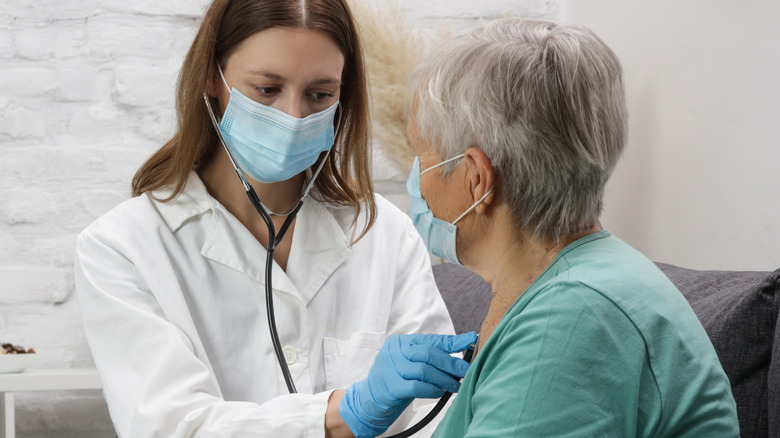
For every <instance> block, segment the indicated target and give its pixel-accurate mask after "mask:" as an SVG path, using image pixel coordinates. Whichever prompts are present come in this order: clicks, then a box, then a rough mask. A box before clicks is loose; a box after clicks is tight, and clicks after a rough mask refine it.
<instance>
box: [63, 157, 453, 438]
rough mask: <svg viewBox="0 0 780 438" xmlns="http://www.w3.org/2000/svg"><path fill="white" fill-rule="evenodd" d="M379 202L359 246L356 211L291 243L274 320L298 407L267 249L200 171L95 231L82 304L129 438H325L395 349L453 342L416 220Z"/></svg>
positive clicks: (335, 216) (306, 217) (310, 219)
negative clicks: (426, 341) (329, 415)
mask: <svg viewBox="0 0 780 438" xmlns="http://www.w3.org/2000/svg"><path fill="white" fill-rule="evenodd" d="M156 195H157V196H165V194H163V193H157V194H156ZM376 202H377V208H378V216H377V220H376V223H375V224H374V226H373V227H372V228H371V230H370V231H369V232H368V234H367V235H366V236H364V237H363V238H362V239H361V240H360V241H358V242H357V243H355V244H354V245H352V246H350V241H351V240H352V238H353V237H354V236H356V235H355V233H356V232H357V231H358V230H361V229H362V226H361V225H362V223H363V221H364V217H362V214H361V218H360V220H359V221H358V224H357V225H355V226H353V225H352V220H353V211H354V210H352V209H351V208H347V207H334V206H332V205H328V204H325V203H322V202H317V201H315V200H313V199H312V198H309V199H307V200H306V201H305V202H304V206H303V208H302V209H301V211H300V213H299V214H298V217H297V219H296V225H295V229H294V234H292V235H291V236H290V235H288V236H286V237H285V238H286V239H289V238H292V239H293V240H292V248H291V251H290V256H289V260H288V264H287V271H286V272H284V271H282V270H281V269H280V267H279V266H278V265H276V264H274V268H273V287H274V307H275V311H276V321H277V325H278V327H279V337H280V340H281V343H282V346H283V347H284V353H285V358H286V360H287V362H288V364H289V367H290V372H291V374H292V376H293V379H294V380H295V384H296V386H297V389H298V391H299V394H293V395H290V394H287V388H286V386H285V383H284V379H283V377H282V374H281V372H280V371H279V365H278V364H277V362H276V356H275V355H274V351H273V347H272V345H271V341H270V337H269V333H268V323H267V319H266V313H265V307H266V306H265V293H264V266H265V258H266V251H265V248H263V247H262V245H260V243H259V242H258V241H257V240H256V239H255V238H254V237H253V236H252V235H251V234H250V233H249V231H248V230H247V229H246V228H245V227H244V226H243V225H241V223H240V222H239V221H238V220H237V219H236V218H235V217H234V216H233V215H232V214H230V213H229V212H228V211H227V210H226V209H225V208H224V207H223V206H222V205H220V204H219V203H218V202H217V201H216V200H215V199H214V198H212V197H211V196H210V195H209V193H208V192H207V190H206V188H205V186H204V185H203V183H202V182H201V180H200V179H199V177H198V176H197V174H196V173H195V172H192V173H191V175H190V178H189V181H188V183H187V186H186V189H185V191H184V192H183V193H182V194H181V195H180V196H179V197H178V198H176V199H175V200H173V201H171V202H168V203H160V202H157V201H154V200H153V199H152V198H151V197H149V196H147V195H142V196H139V197H137V198H133V199H131V200H128V201H126V202H124V203H122V204H121V205H119V206H118V207H116V208H115V209H114V210H112V211H111V212H109V213H107V214H106V215H104V216H102V217H101V218H99V219H98V220H97V221H95V222H94V223H93V224H91V225H90V226H89V227H88V228H87V229H86V230H84V231H83V232H82V233H81V235H80V236H79V238H78V243H77V248H76V263H75V276H76V290H77V294H78V298H79V302H80V304H81V308H82V314H83V319H84V326H85V328H86V334H87V339H88V342H89V345H90V348H91V350H92V354H93V356H94V359H95V364H96V366H97V368H98V371H99V374H100V377H101V379H102V381H103V385H104V394H105V397H106V401H107V402H108V407H109V411H110V413H111V418H112V420H113V422H114V425H115V428H116V430H117V433H118V434H119V436H120V437H128V438H144V437H164V438H172V437H185V436H186V437H217V436H219V437H227V436H230V437H273V438H282V437H323V436H324V430H323V422H324V415H325V410H326V406H327V400H328V397H329V396H330V393H331V392H332V390H333V389H338V388H346V387H347V386H349V384H351V383H352V382H354V381H356V380H360V379H362V378H365V377H366V376H367V373H368V370H369V368H370V366H371V365H372V363H373V360H374V356H375V354H376V353H377V351H378V350H379V348H380V347H381V346H382V344H383V342H384V340H385V338H386V337H387V336H388V335H391V334H402V333H446V334H451V333H453V327H452V323H451V321H450V319H449V315H448V313H447V310H446V308H445V306H444V303H443V301H442V299H441V297H440V296H439V293H438V290H437V288H436V286H435V283H434V281H433V275H432V272H431V268H430V261H429V258H428V255H427V252H426V250H425V246H424V244H423V242H422V240H421V238H420V237H419V236H418V235H417V233H416V231H415V229H414V227H413V225H412V223H411V220H410V219H409V218H408V217H407V216H406V215H405V214H403V212H401V211H400V210H398V209H397V208H395V207H394V206H393V205H392V204H391V203H389V202H388V201H387V200H385V199H384V198H382V197H381V196H378V195H377V196H376ZM429 406H431V405H429ZM424 414H425V412H422V413H421V414H418V415H417V416H418V417H420V416H423V415H424ZM401 426H404V425H401Z"/></svg>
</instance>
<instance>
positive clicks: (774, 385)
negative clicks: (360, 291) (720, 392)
mask: <svg viewBox="0 0 780 438" xmlns="http://www.w3.org/2000/svg"><path fill="white" fill-rule="evenodd" d="M657 265H658V267H659V268H660V269H661V271H663V272H664V274H666V276H667V277H669V279H671V280H672V282H673V283H674V284H675V285H677V287H678V288H679V289H680V291H681V292H682V293H683V295H685V298H687V299H688V302H689V303H690V305H691V307H692V308H693V310H694V312H696V315H697V316H698V317H699V320H700V321H701V323H702V325H703V326H704V329H705V330H706V331H707V334H708V335H709V336H710V340H712V344H713V345H714V346H715V350H716V351H717V353H718V356H719V357H720V361H721V364H722V365H723V369H724V370H725V371H726V374H727V375H728V377H729V380H730V381H731V388H732V392H733V393H734V398H735V400H736V402H737V414H738V416H739V425H740V429H741V435H742V437H751V438H752V437H773V438H780V324H779V323H778V309H780V269H778V270H777V271H774V272H738V271H695V270H692V269H685V268H680V267H677V266H672V265H667V264H662V263H658V264H657ZM433 274H434V277H435V278H436V284H437V285H438V286H439V289H440V290H441V294H442V296H443V297H444V301H445V302H446V304H447V308H448V309H449V312H450V315H451V316H452V320H453V323H454V324H455V330H456V332H458V333H462V332H466V331H470V330H474V331H479V328H480V325H481V324H482V319H483V318H484V317H485V314H486V313H487V309H488V305H489V303H490V298H491V296H492V294H491V291H490V286H489V285H488V284H487V283H485V282H484V281H482V279H481V278H480V277H479V276H478V275H476V274H474V273H472V272H471V271H469V270H467V269H466V268H463V267H462V266H458V265H452V264H441V265H436V266H434V267H433Z"/></svg>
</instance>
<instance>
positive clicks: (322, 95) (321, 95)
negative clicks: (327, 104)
mask: <svg viewBox="0 0 780 438" xmlns="http://www.w3.org/2000/svg"><path fill="white" fill-rule="evenodd" d="M311 96H312V97H313V98H314V100H325V99H327V98H329V97H333V94H331V93H322V92H317V91H315V92H313V93H311Z"/></svg>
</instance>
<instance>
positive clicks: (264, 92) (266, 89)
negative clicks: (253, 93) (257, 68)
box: [255, 87, 279, 96]
mask: <svg viewBox="0 0 780 438" xmlns="http://www.w3.org/2000/svg"><path fill="white" fill-rule="evenodd" d="M255 90H257V91H258V92H260V94H262V95H264V96H271V95H273V94H274V93H276V92H278V91H279V89H278V88H277V87H255Z"/></svg>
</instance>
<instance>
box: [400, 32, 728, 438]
mask: <svg viewBox="0 0 780 438" xmlns="http://www.w3.org/2000/svg"><path fill="white" fill-rule="evenodd" d="M409 90H410V93H409V95H410V98H409V101H410V106H411V121H410V124H409V132H408V134H409V140H410V143H411V145H412V148H413V150H414V152H415V155H416V156H417V158H416V159H415V162H414V167H413V169H412V171H411V174H410V176H409V180H408V183H407V189H408V191H409V194H410V196H411V201H412V216H413V219H414V222H415V225H416V227H417V229H418V231H419V232H420V234H421V235H422V236H423V239H424V240H425V242H426V244H427V245H428V249H429V250H430V251H431V252H433V253H434V254H436V255H438V256H441V257H443V258H445V259H447V260H449V261H450V262H453V263H462V264H463V265H465V266H466V267H468V268H469V269H471V270H472V271H474V272H476V273H478V274H479V275H480V276H481V277H482V278H484V279H485V281H487V282H488V283H490V284H491V285H492V289H493V300H492V302H491V304H490V310H489V311H488V315H487V317H486V319H485V321H484V323H483V325H482V332H481V337H480V340H479V345H478V349H477V353H476V356H475V359H474V362H473V364H472V365H471V368H470V369H469V371H468V374H467V375H466V377H465V380H464V381H463V384H462V386H461V389H460V392H459V393H458V395H457V397H456V399H455V401H454V403H453V405H452V407H451V408H450V409H449V411H448V412H447V415H446V417H445V418H444V419H443V421H442V423H441V424H440V426H439V428H438V429H437V431H436V435H435V436H439V437H462V436H475V437H476V436H479V437H560V436H570V437H603V436H614V437H633V436H637V437H640V436H641V437H697V438H698V437H733V436H738V435H739V430H738V427H739V426H738V423H737V416H736V406H735V404H734V398H733V396H732V394H731V389H730V385H729V381H728V379H727V377H726V375H725V373H724V372H723V369H722V368H721V365H720V363H719V361H718V358H717V356H716V354H715V350H714V349H713V347H712V344H711V343H710V341H709V339H708V338H707V335H706V334H705V332H704V329H703V328H702V326H701V325H700V323H699V321H698V320H697V318H696V315H695V314H694V313H693V311H692V310H691V308H690V307H689V306H688V304H687V302H686V301H685V299H684V298H683V296H682V295H681V294H680V292H679V291H678V290H677V289H676V288H675V286H674V285H673V284H672V283H671V282H670V281H669V280H668V279H667V278H666V277H665V276H664V274H663V273H661V271H659V270H658V269H657V268H656V267H655V265H654V264H653V263H652V262H651V261H649V260H648V259H647V258H646V257H644V256H643V255H642V254H640V253H639V252H638V251H636V250H635V249H633V248H631V247H630V246H629V245H627V244H626V243H624V242H623V241H621V240H620V239H618V238H617V237H615V236H614V235H612V233H610V232H609V231H608V230H606V229H604V228H602V227H601V225H600V223H599V214H600V212H601V207H602V198H603V193H604V185H605V183H606V182H607V179H608V178H609V176H610V174H611V172H612V170H613V168H614V167H615V164H616V162H617V160H618V158H619V157H620V154H621V152H622V150H623V147H624V145H625V143H626V133H627V111H626V103H625V97H624V90H623V83H622V69H621V66H620V63H619V61H618V59H617V57H616V55H615V54H614V53H613V52H612V51H611V50H610V49H609V48H608V47H607V46H606V45H605V44H604V42H603V41H602V40H601V39H599V38H598V37H597V36H596V35H595V34H594V33H593V32H592V31H590V30H588V29H585V28H582V27H574V26H563V25H556V24H552V23H546V22H538V21H524V20H519V19H505V20H500V21H497V22H494V23H492V24H490V25H488V26H486V27H484V28H480V29H477V30H475V31H473V32H471V33H470V34H467V35H464V36H461V37H459V38H456V39H455V40H453V41H451V42H449V43H448V44H446V45H445V46H444V47H442V48H440V49H439V50H437V51H436V53H434V54H433V55H432V56H430V57H429V58H428V59H427V60H426V61H425V62H424V63H423V64H422V65H420V66H418V67H417V69H416V70H415V71H414V73H413V74H412V77H411V80H410V87H409Z"/></svg>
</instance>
